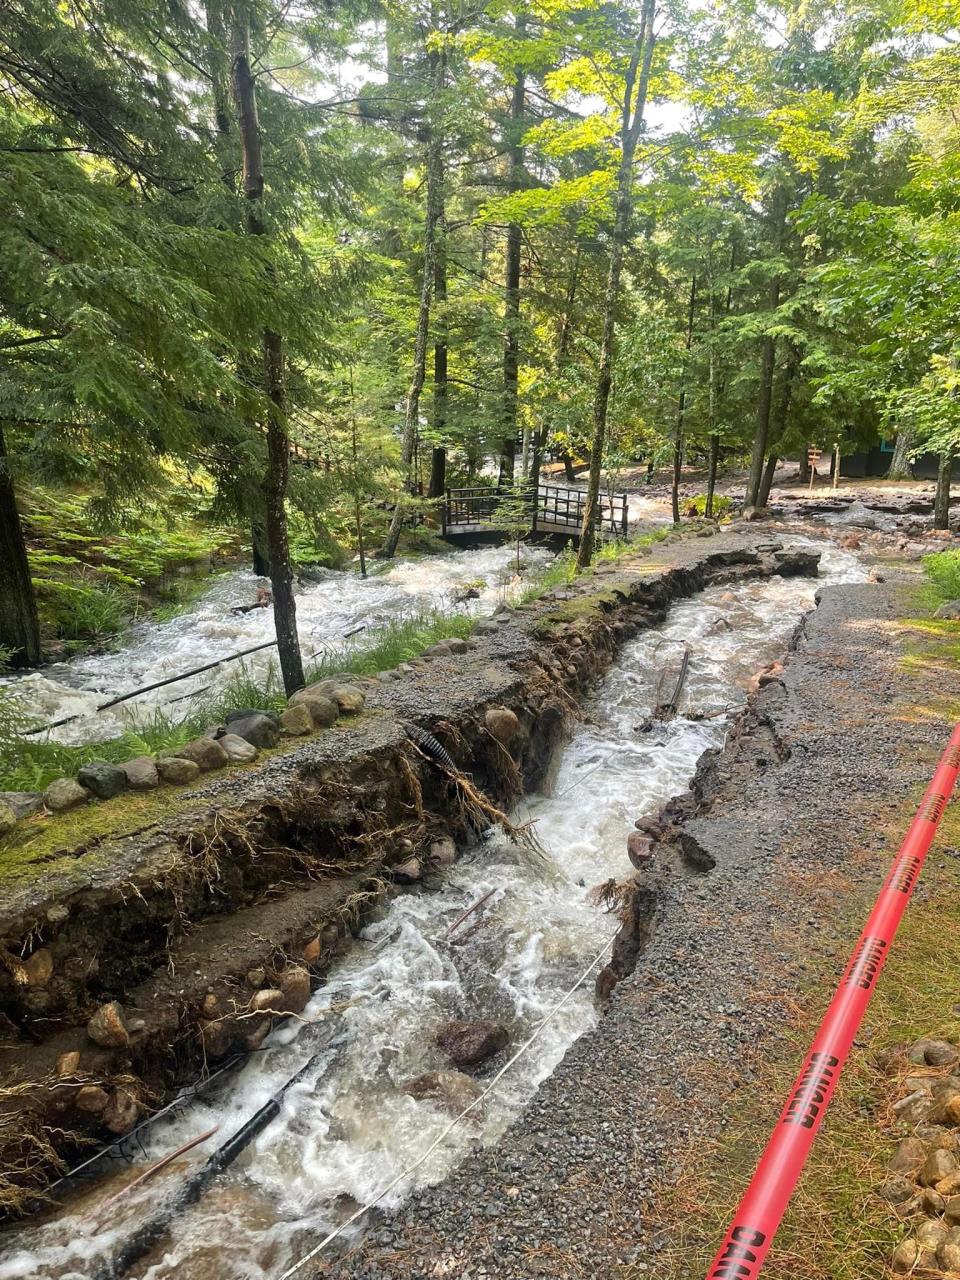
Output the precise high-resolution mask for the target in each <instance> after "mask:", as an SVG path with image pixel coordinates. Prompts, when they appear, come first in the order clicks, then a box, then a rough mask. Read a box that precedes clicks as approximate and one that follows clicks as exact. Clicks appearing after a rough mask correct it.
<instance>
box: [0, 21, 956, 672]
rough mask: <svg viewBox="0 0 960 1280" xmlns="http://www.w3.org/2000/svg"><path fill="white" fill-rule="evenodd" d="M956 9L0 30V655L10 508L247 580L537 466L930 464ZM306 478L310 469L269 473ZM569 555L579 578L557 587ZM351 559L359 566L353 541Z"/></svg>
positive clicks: (949, 408) (944, 437)
mask: <svg viewBox="0 0 960 1280" xmlns="http://www.w3.org/2000/svg"><path fill="white" fill-rule="evenodd" d="M958 41H960V4H958V3H956V2H955V0H954V2H950V0H933V2H932V0H866V2H863V3H854V2H850V3H846V4H844V3H832V2H829V0H822V2H820V0H815V2H814V3H809V2H806V0H804V2H802V3H801V2H799V0H798V2H797V3H792V2H791V3H778V4H761V3H754V2H753V0H717V2H716V3H711V4H710V5H704V4H700V3H685V2H684V0H639V3H635V2H632V0H631V2H630V3H623V4H617V5H611V4H604V3H596V2H594V0H588V2H586V3H584V2H583V0H569V2H568V0H534V2H533V3H527V4H519V5H509V6H508V5H503V4H501V3H483V2H482V0H478V2H477V3H474V4H471V5H464V4H458V5H445V4H443V3H442V2H439V0H435V2H434V3H431V4H426V3H406V2H405V0H399V2H397V3H394V2H391V3H390V4H386V5H384V4H380V3H378V2H377V0H373V2H372V3H366V0H347V2H346V3H343V4H335V3H332V2H331V3H323V4H321V3H305V2H301V3H293V4H291V3H288V2H286V0H283V2H281V0H243V2H240V3H226V2H225V0H204V2H203V3H200V2H199V0H198V2H196V3H193V2H191V3H186V2H184V0H9V2H8V3H7V4H5V5H4V6H3V9H2V12H0V261H2V270H0V598H2V601H3V610H2V615H3V621H2V624H0V648H2V650H3V652H4V654H5V655H6V657H7V660H8V661H11V662H13V663H15V664H16V663H20V664H33V663H36V662H37V661H39V660H40V658H41V636H40V631H39V628H38V623H37V610H36V583H35V581H34V580H33V578H32V575H31V569H30V564H29V561H28V557H27V553H26V548H25V544H24V535H23V527H22V519H21V516H22V508H23V503H24V494H25V493H26V492H27V491H28V490H29V488H30V487H31V486H33V485H36V484H42V483H46V482H50V481H56V482H59V483H64V484H69V485H73V486H77V487H80V488H82V490H83V492H84V494H85V495H86V497H85V501H86V503H87V510H88V513H89V519H90V521H91V523H92V524H93V525H96V526H97V527H103V528H110V527H116V526H117V525H118V524H120V523H122V522H124V521H128V522H129V521H130V520H131V519H135V518H136V514H137V513H138V512H145V511H147V510H150V509H160V510H162V509H163V508H164V507H165V505H166V504H168V503H169V501H170V490H171V485H172V484H173V483H174V480H173V479H172V477H176V484H177V485H179V486H181V487H182V486H184V485H186V486H188V487H190V488H191V489H192V490H193V491H194V492H195V494H196V495H197V497H198V503H199V505H200V507H202V509H203V513H204V518H206V519H209V520H210V521H211V522H217V523H219V524H222V525H231V526H236V527H237V528H239V529H241V530H243V531H244V535H245V537H246V538H247V539H248V541H249V544H250V546H251V553H252V556H253V562H254V565H255V567H256V568H257V570H258V572H261V573H265V574H269V576H270V578H271V581H272V590H273V599H274V603H275V608H276V618H277V630H278V644H279V654H280V660H281V667H282V671H283V677H284V682H285V684H286V686H287V688H288V691H289V690H290V689H292V688H295V687H297V685H298V683H301V682H302V668H301V665H300V656H299V647H298V643H297V634H296V617H295V607H294V600H293V578H292V573H291V554H290V541H291V536H292V535H291V528H293V529H294V535H293V536H294V537H297V536H300V534H299V533H297V531H298V530H300V531H302V530H306V531H308V532H309V536H310V537H311V538H312V539H313V540H314V541H315V542H317V543H318V544H320V543H322V544H323V545H325V546H328V547H330V546H337V545H338V544H339V545H340V546H343V547H347V548H348V549H349V550H350V551H351V552H352V551H353V550H355V549H356V548H357V546H358V545H359V548H360V550H361V553H362V552H363V550H364V540H365V539H366V541H367V543H368V544H370V543H371V542H372V543H373V544H375V545H376V546H378V547H379V549H380V552H381V553H382V554H384V555H387V556H390V555H393V554H394V553H395V552H396V549H397V546H398V541H399V538H400V535H401V532H402V530H403V527H404V523H405V521H408V520H409V519H411V518H414V517H416V518H422V517H425V518H427V519H430V518H432V513H433V512H434V510H435V506H436V502H437V500H438V499H439V497H440V496H441V495H442V494H443V492H444V490H445V488H446V487H447V486H449V485H451V484H479V485H483V484H493V483H497V482H499V483H501V484H503V485H506V486H512V487H513V488H514V490H516V491H519V490H521V489H522V486H523V485H524V484H525V483H526V482H527V481H528V479H529V477H530V475H531V473H532V472H533V471H535V470H536V469H537V468H538V466H539V462H540V461H541V460H542V458H543V457H544V456H546V454H547V453H548V452H549V453H550V455H551V456H554V457H556V458H558V459H561V460H564V459H565V460H567V461H569V460H570V459H572V458H584V459H589V461H590V471H589V478H588V485H587V516H586V521H587V523H586V524H585V527H586V528H588V529H589V528H590V527H591V525H590V523H589V521H590V519H591V517H592V504H595V503H596V501H597V497H598V491H599V484H600V476H601V473H603V472H604V471H609V470H611V469H616V467H618V466H620V465H622V464H623V463H624V461H627V460H631V461H636V460H639V459H644V460H649V461H651V462H653V463H654V464H659V463H661V462H664V461H667V460H674V461H675V462H676V464H677V466H679V463H680V461H681V460H682V459H684V458H697V459H702V460H704V462H705V464H706V465H707V466H709V468H710V475H711V481H710V486H709V493H708V503H709V501H710V496H709V494H712V483H713V478H714V477H715V474H716V467H717V463H718V460H721V459H722V458H724V457H727V456H733V455H738V456H746V457H749V458H750V462H751V467H750V474H749V480H748V484H747V501H748V502H750V503H754V504H760V505H762V504H763V502H764V501H765V497H766V493H767V492H768V490H769V484H770V479H771V477H772V467H773V465H774V464H775V462H776V459H777V457H779V456H782V455H784V454H793V455H797V454H799V453H802V452H803V451H805V449H806V448H807V446H808V445H819V446H822V447H823V448H826V449H829V448H832V447H833V446H834V445H835V444H837V445H839V446H840V448H841V450H842V451H844V452H849V451H852V450H856V449H863V448H869V447H871V446H873V445H876V444H877V443H878V442H879V441H880V440H881V439H883V440H885V441H888V442H893V441H895V442H896V451H895V453H894V455H893V458H894V464H893V465H894V470H896V469H897V468H903V467H905V466H906V463H907V461H908V460H909V458H910V457H911V456H913V455H916V454H917V453H919V452H923V451H928V452H929V451H932V452H934V453H936V454H938V455H939V456H940V459H941V469H943V468H944V467H946V468H947V469H949V465H950V461H951V459H952V458H953V456H954V454H955V453H956V452H958V451H960V411H958V403H960V401H958V388H960V365H958V354H960V348H958V324H960V271H958V266H960V199H958V191H960V186H958V178H960V115H958V111H960V45H958ZM303 464H308V465H303ZM591 544H592V538H589V537H587V538H584V539H583V540H582V543H581V548H580V556H579V560H580V564H581V566H583V565H585V564H586V563H588V562H589V559H590V555H591V549H592V546H591ZM370 549H372V546H371V547H370Z"/></svg>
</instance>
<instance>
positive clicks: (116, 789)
mask: <svg viewBox="0 0 960 1280" xmlns="http://www.w3.org/2000/svg"><path fill="white" fill-rule="evenodd" d="M77 781H78V782H79V783H80V785H81V787H86V788H87V790H88V791H92V792H93V794H94V795H95V796H96V797H97V799H98V800H109V799H110V798H111V797H112V796H118V795H119V794H120V793H121V791H126V789H127V775H126V774H125V773H124V772H123V770H122V769H121V768H120V766H119V765H117V764H109V763H108V762H107V761H106V760H91V761H90V763H89V764H85V765H84V766H83V768H82V769H80V770H79V772H78V773H77Z"/></svg>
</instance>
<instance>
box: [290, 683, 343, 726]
mask: <svg viewBox="0 0 960 1280" xmlns="http://www.w3.org/2000/svg"><path fill="white" fill-rule="evenodd" d="M287 706H288V707H306V708H307V710H308V711H309V712H310V717H311V719H312V720H313V723H314V725H315V726H316V727H317V728H318V729H328V728H329V727H330V725H332V724H334V723H335V722H336V720H337V719H338V717H339V715H340V707H339V706H338V704H337V703H336V702H335V701H334V699H333V698H330V697H327V695H326V694H322V693H311V691H310V690H309V689H298V690H297V692H296V693H295V694H294V695H293V697H292V698H291V699H290V700H289V702H288V703H287Z"/></svg>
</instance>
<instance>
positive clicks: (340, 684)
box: [294, 675, 364, 715]
mask: <svg viewBox="0 0 960 1280" xmlns="http://www.w3.org/2000/svg"><path fill="white" fill-rule="evenodd" d="M299 692H300V693H302V694H304V695H305V696H307V697H311V698H317V697H319V698H332V699H333V701H334V702H335V703H336V704H337V707H338V709H339V711H340V714H341V715H356V713H357V712H358V711H362V710H363V704H364V696H363V690H362V689H361V688H360V686H359V684H358V683H357V677H356V676H353V675H343V676H327V677H326V678H325V679H324V680H317V681H315V682H314V683H313V684H308V685H307V687H306V688H305V689H301V690H299ZM294 696H296V695H294Z"/></svg>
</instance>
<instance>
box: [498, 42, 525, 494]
mask: <svg viewBox="0 0 960 1280" xmlns="http://www.w3.org/2000/svg"><path fill="white" fill-rule="evenodd" d="M525 27H526V20H525V19H524V18H523V17H518V18H517V21H516V34H517V36H518V37H519V36H522V35H523V32H524V30H525ZM525 104H526V77H525V75H524V72H523V70H522V69H521V68H520V67H518V68H517V69H516V72H515V78H514V81H513V96H512V98H511V101H510V124H509V126H508V127H509V134H510V152H509V163H510V173H509V178H508V184H507V185H508V190H509V191H511V192H516V191H520V190H522V188H523V143H522V138H523V115H524V106H525ZM522 249H523V238H522V234H521V229H520V224H519V223H518V222H511V223H510V225H509V226H508V227H507V247H506V255H505V258H504V277H503V296H504V309H503V312H504V314H503V325H504V340H503V403H502V406H501V410H500V437H501V439H500V483H501V484H511V483H512V482H513V473H514V469H515V461H516V451H517V382H518V378H519V372H520V268H521V253H522Z"/></svg>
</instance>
